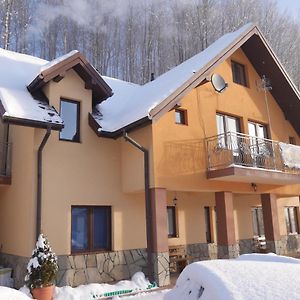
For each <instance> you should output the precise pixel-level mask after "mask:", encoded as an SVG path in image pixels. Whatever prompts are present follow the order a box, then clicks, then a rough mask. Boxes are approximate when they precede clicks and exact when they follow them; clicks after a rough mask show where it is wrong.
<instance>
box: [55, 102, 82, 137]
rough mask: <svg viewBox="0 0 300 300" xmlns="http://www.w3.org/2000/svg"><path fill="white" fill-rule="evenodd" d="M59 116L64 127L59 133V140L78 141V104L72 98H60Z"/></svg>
mask: <svg viewBox="0 0 300 300" xmlns="http://www.w3.org/2000/svg"><path fill="white" fill-rule="evenodd" d="M60 116H61V118H62V119H63V121H64V128H63V129H62V130H61V132H60V134H59V139H60V140H65V141H71V142H80V104H79V102H77V101H73V100H65V99H61V100H60Z"/></svg>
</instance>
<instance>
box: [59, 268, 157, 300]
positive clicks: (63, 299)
mask: <svg viewBox="0 0 300 300" xmlns="http://www.w3.org/2000/svg"><path fill="white" fill-rule="evenodd" d="M150 287H152V285H151V284H150V282H149V281H148V280H147V279H146V278H145V275H144V273H142V272H137V273H135V274H134V275H133V276H132V278H131V281H130V280H123V281H119V282H118V283H116V284H114V285H111V284H98V283H92V284H87V285H81V286H78V287H76V288H72V287H69V286H64V287H61V288H59V287H56V288H55V296H54V300H89V299H91V300H92V299H101V298H104V297H110V296H114V295H117V294H119V295H124V294H130V293H135V292H139V291H145V290H148V289H149V288H150Z"/></svg>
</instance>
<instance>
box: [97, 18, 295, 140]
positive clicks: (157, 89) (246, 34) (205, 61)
mask: <svg viewBox="0 0 300 300" xmlns="http://www.w3.org/2000/svg"><path fill="white" fill-rule="evenodd" d="M240 47H242V49H243V50H244V52H245V53H246V55H247V56H248V57H249V59H250V61H251V62H252V63H253V65H254V68H256V70H257V72H258V74H259V75H260V76H262V75H266V76H267V77H268V78H270V79H271V81H272V83H273V85H276V86H277V88H273V90H272V91H271V93H272V94H273V96H274V98H275V99H276V101H277V102H278V104H279V105H280V107H281V109H282V110H283V111H284V112H285V114H286V117H287V119H288V120H289V121H290V122H291V123H292V125H293V126H294V128H295V129H296V130H297V132H298V134H300V122H298V121H297V120H296V117H293V116H296V115H298V116H299V113H300V101H299V100H300V95H299V91H298V90H297V89H296V87H295V86H294V84H293V83H292V81H291V79H290V78H289V76H288V75H287V73H286V71H285V70H284V68H283V67H282V65H281V64H280V62H279V60H278V58H277V57H276V56H275V54H274V52H273V51H272V49H271V48H270V46H269V45H268V43H267V42H266V40H265V39H264V37H263V35H262V34H261V32H260V31H259V29H258V28H257V26H256V25H254V24H246V25H244V26H243V27H241V28H240V29H239V30H237V31H235V32H232V33H228V34H225V35H224V36H222V37H221V38H220V39H218V40H217V41H216V42H214V43H213V44H212V45H210V46H209V47H208V48H206V49H205V50H204V51H202V52H200V53H199V54H197V55H195V56H193V57H192V58H190V59H188V60H187V61H185V62H183V63H182V64H180V65H178V66H176V67H175V68H173V69H171V70H170V71H168V72H166V73H164V74H162V75H161V76H159V77H157V78H156V79H155V80H154V81H151V82H148V83H146V84H145V85H143V86H140V85H131V84H130V83H127V82H121V81H118V84H117V85H114V84H113V81H112V79H110V78H107V77H106V78H105V80H106V82H107V83H108V84H109V85H111V86H112V88H113V91H114V95H113V96H112V97H111V98H108V99H107V100H106V101H103V102H102V103H101V104H99V105H97V106H96V110H95V111H94V113H93V114H92V116H94V119H95V121H96V123H97V125H98V129H97V130H98V134H99V135H104V136H105V135H106V136H113V137H114V136H116V135H119V134H120V133H121V131H122V129H123V128H127V127H128V126H129V127H130V126H132V124H140V123H141V121H147V120H148V121H149V120H150V119H152V118H158V117H160V116H161V115H162V114H164V113H165V112H167V111H169V110H170V109H172V108H173V107H174V106H175V105H176V104H177V103H178V102H179V101H180V99H182V97H183V96H184V95H186V94H187V93H188V92H189V91H190V90H191V89H193V88H195V87H196V86H198V85H199V84H201V83H202V82H204V81H205V80H206V78H207V77H208V76H209V75H211V72H212V71H213V69H214V68H215V67H216V66H217V65H219V64H220V63H222V62H223V61H224V60H226V59H227V58H228V57H230V55H232V54H233V53H234V52H235V51H236V50H237V49H238V48H240ZM258 48H259V51H257V49H258ZM265 62H268V63H267V64H266V63H265ZM275 75H276V76H275ZM283 85H284V91H282V90H280V87H281V86H283ZM284 95H289V97H288V98H287V97H284ZM291 103H292V104H293V106H292V107H293V109H294V110H293V109H291V108H289V107H290V105H291ZM289 110H293V113H292V114H293V116H292V115H290V113H289ZM94 129H95V126H94Z"/></svg>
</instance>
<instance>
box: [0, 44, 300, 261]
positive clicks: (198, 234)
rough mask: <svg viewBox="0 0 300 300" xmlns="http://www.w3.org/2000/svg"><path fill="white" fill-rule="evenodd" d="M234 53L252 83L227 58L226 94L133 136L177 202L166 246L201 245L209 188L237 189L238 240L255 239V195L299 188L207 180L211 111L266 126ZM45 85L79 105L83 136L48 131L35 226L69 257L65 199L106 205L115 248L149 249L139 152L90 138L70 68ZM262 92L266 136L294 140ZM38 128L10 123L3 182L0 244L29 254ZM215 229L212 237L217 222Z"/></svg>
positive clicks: (201, 91)
mask: <svg viewBox="0 0 300 300" xmlns="http://www.w3.org/2000/svg"><path fill="white" fill-rule="evenodd" d="M233 59H234V60H236V61H238V62H241V63H243V64H245V65H246V66H247V73H248V78H249V82H250V88H244V87H242V86H239V85H237V84H234V83H233V82H232V79H231V77H232V75H231V66H230V60H227V61H225V62H224V63H223V64H222V65H220V66H219V67H218V68H217V69H216V70H215V73H219V74H221V75H222V76H223V77H224V78H225V80H226V81H227V82H228V83H229V88H228V89H227V90H226V91H225V92H224V93H222V94H217V93H216V92H215V91H214V90H213V89H212V87H211V85H210V84H209V83H208V84H205V85H202V86H200V87H198V88H196V89H194V90H192V91H191V92H190V93H189V94H188V95H187V96H186V97H184V99H182V101H181V104H182V107H183V108H185V109H187V110H188V126H184V125H177V124H175V116H174V111H170V112H167V113H166V114H165V115H164V116H163V117H161V118H160V119H158V120H156V121H154V123H153V125H152V126H151V125H149V126H147V127H144V128H140V129H138V130H136V131H134V132H131V133H130V136H131V137H132V138H134V139H135V140H136V141H137V142H139V143H140V144H141V145H143V146H144V147H146V148H147V149H149V151H150V162H151V164H150V165H151V169H150V175H151V176H150V182H151V187H162V188H166V189H167V190H168V191H169V192H168V203H169V204H172V199H173V198H174V195H175V192H174V191H176V197H177V198H178V199H179V201H178V204H177V219H178V237H177V238H172V239H169V245H176V244H186V243H187V244H193V243H204V242H205V224H204V206H210V207H213V206H214V205H215V204H214V203H215V202H214V192H215V191H232V192H234V194H235V195H234V215H235V224H236V225H235V226H236V237H237V239H244V238H251V237H252V220H251V207H252V206H256V205H259V203H260V198H259V194H260V193H262V192H276V193H279V194H281V195H282V196H281V197H283V196H285V195H298V194H300V189H299V186H298V185H294V186H284V187H277V186H270V185H263V184H259V185H258V189H257V192H256V194H254V193H253V189H252V187H251V184H250V183H230V182H217V181H208V180H206V174H205V170H206V152H205V145H204V143H203V139H204V138H205V137H209V136H213V135H215V134H216V121H215V115H216V112H217V111H219V112H223V113H228V114H233V115H236V116H240V117H241V120H242V124H243V128H244V132H245V133H247V122H248V120H255V121H258V122H264V123H268V119H267V115H266V107H265V99H264V93H262V92H260V91H259V90H258V89H257V87H256V81H257V80H258V79H259V78H258V75H257V74H256V72H255V70H254V69H253V67H252V66H251V65H250V63H249V61H248V60H247V58H246V57H245V55H244V54H243V52H242V51H241V50H239V51H237V52H236V53H235V54H234V55H233ZM44 92H45V94H46V95H47V96H48V98H49V99H50V104H51V105H53V106H54V107H55V108H56V109H57V111H59V109H60V107H59V106H60V104H59V101H60V98H61V97H63V98H67V99H71V100H77V101H79V102H80V103H81V118H80V119H81V143H72V142H67V141H59V133H58V132H52V134H51V137H50V139H49V141H48V143H47V144H46V147H45V149H44V156H43V207H42V228H43V231H44V233H46V235H47V236H48V237H49V240H50V241H51V244H52V246H53V249H54V250H55V251H56V253H57V254H70V251H71V250H70V246H71V206H72V205H111V206H112V229H113V230H112V232H113V237H112V242H113V243H112V248H113V250H121V249H134V248H144V247H146V235H145V209H144V193H143V189H144V182H143V176H144V174H143V155H142V153H141V152H140V151H138V150H137V149H135V148H134V147H133V146H132V145H130V144H129V143H128V142H125V141H124V140H123V139H122V138H119V139H117V140H112V139H105V138H99V137H97V136H96V134H95V133H94V132H93V131H92V129H91V128H90V126H89V125H88V113H89V112H91V109H92V100H91V91H90V90H87V89H85V86H84V82H83V81H82V80H81V79H80V77H79V76H78V75H77V74H76V73H75V72H74V71H72V70H71V71H69V72H67V74H66V76H65V78H64V79H63V80H62V81H60V82H59V83H55V82H51V83H50V84H49V85H47V86H46V87H45V89H44ZM268 99H269V100H270V112H271V119H272V120H273V121H272V136H271V137H272V138H273V139H278V140H282V141H287V140H288V137H289V136H295V137H296V140H297V143H300V139H299V137H298V136H297V134H296V133H295V131H294V129H293V128H292V127H291V125H290V124H289V123H288V122H287V121H286V120H285V119H284V116H283V114H282V112H281V110H280V108H279V107H278V105H277V103H276V102H275V101H274V99H272V97H271V95H270V94H268ZM249 108H251V109H249ZM44 134H45V131H44V130H41V129H32V128H25V127H18V126H12V130H11V137H12V140H13V142H14V145H13V173H12V185H11V186H1V187H0V202H1V203H0V205H1V206H0V207H1V209H0V224H1V226H0V244H1V245H2V251H3V252H5V253H12V254H17V255H24V256H28V255H30V253H31V250H32V247H33V245H34V239H35V203H36V183H35V182H36V149H37V147H38V146H39V144H40V142H41V140H42V138H43V136H44ZM171 191H173V192H171ZM249 194H251V195H249ZM295 199H296V198H294V199H292V200H290V199H289V200H279V201H278V205H279V209H281V208H282V207H283V206H287V205H291V204H289V203H296V202H295V201H296V200H295ZM280 207H281V208H280ZM282 214H283V213H282ZM213 223H214V224H215V220H213ZM280 224H281V225H280V231H281V234H284V233H285V232H286V229H285V221H284V215H283V216H282V215H280ZM213 232H214V237H215V226H214V228H213Z"/></svg>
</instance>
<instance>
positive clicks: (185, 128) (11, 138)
mask: <svg viewBox="0 0 300 300" xmlns="http://www.w3.org/2000/svg"><path fill="white" fill-rule="evenodd" d="M0 65H1V68H0V74H1V75H0V100H1V109H0V111H1V116H2V123H1V140H2V143H1V149H2V151H1V152H0V154H1V160H0V162H1V165H0V166H1V178H0V184H1V185H0V245H1V248H0V249H1V250H0V264H3V265H8V266H11V267H13V269H14V278H15V284H16V286H20V285H22V284H23V275H24V272H25V269H26V263H27V261H28V258H29V257H30V254H31V251H32V248H33V245H34V243H35V240H36V236H37V235H38V234H39V233H40V232H41V231H42V232H43V233H45V234H46V235H47V236H48V238H49V241H50V242H51V244H52V247H53V249H54V251H55V252H56V254H57V255H58V258H59V267H60V271H59V277H58V284H60V285H63V284H69V285H72V286H76V285H79V284H83V283H89V282H109V281H113V280H120V279H125V278H129V277H130V276H131V275H132V274H134V273H135V272H136V271H140V270H141V271H144V272H145V273H146V274H148V275H149V276H150V277H152V278H153V279H154V280H155V281H156V282H157V283H158V284H159V285H165V284H168V282H169V271H170V268H169V262H170V258H169V257H170V256H169V247H174V246H179V245H181V246H183V247H184V248H185V251H186V253H187V255H188V256H189V257H190V258H191V259H190V260H193V261H196V260H202V259H212V258H228V257H229V258H231V257H236V256H237V255H239V254H240V253H250V252H255V251H261V250H262V249H265V251H272V252H275V253H279V254H291V255H292V254H295V253H299V252H300V235H299V215H300V214H299V195H300V172H299V171H300V159H299V157H300V156H299V154H300V147H299V146H297V144H298V145H300V122H299V117H298V116H299V113H300V94H299V91H298V90H297V89H296V87H295V86H294V84H293V83H292V81H291V79H290V78H289V76H288V75H287V73H286V71H285V70H284V68H283V67H282V65H281V64H280V62H279V60H278V58H277V57H276V55H275V54H274V52H273V51H272V49H271V48H270V46H269V44H268V43H267V41H266V40H265V38H264V37H263V36H262V34H261V32H260V31H259V29H258V28H257V27H256V26H255V25H251V24H248V25H245V26H244V27H242V28H240V29H239V30H238V31H236V32H233V33H229V34H226V35H224V36H223V37H221V38H220V39H219V40H217V41H216V42H215V43H213V44H212V45H211V46H209V47H208V48H207V49H205V50H204V51H203V52H201V53H199V54H198V55H196V56H194V57H192V58H191V59H189V60H187V61H186V62H184V63H182V64H181V65H179V66H177V67H175V68H173V69H172V70H170V71H168V72H167V73H165V74H163V75H161V76H159V77H157V78H156V79H155V80H153V81H151V82H149V83H147V84H145V85H143V86H141V85H137V84H132V83H128V82H124V81H121V80H117V79H113V78H108V77H102V76H101V75H100V74H99V73H98V72H97V71H96V70H95V69H94V68H93V66H91V65H90V64H89V62H87V61H86V59H85V58H84V57H83V55H82V54H80V53H78V52H76V51H74V52H71V53H69V54H67V55H65V56H62V57H60V58H58V59H56V60H54V61H51V62H47V61H44V60H41V59H38V58H35V57H31V56H28V55H23V54H19V53H13V52H10V51H5V50H1V51H0ZM292 144H293V145H292Z"/></svg>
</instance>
